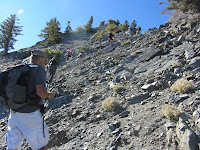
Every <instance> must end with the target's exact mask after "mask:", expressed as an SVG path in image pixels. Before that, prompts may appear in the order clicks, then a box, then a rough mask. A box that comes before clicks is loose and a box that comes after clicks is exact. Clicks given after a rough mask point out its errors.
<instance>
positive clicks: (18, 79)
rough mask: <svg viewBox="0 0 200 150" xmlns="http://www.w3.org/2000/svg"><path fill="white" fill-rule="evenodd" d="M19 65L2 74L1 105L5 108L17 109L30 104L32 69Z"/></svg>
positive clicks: (0, 87)
mask: <svg viewBox="0 0 200 150" xmlns="http://www.w3.org/2000/svg"><path fill="white" fill-rule="evenodd" d="M32 66H36V67H37V65H18V66H15V67H11V68H7V69H6V70H5V71H3V72H0V103H2V104H3V106H4V107H5V108H8V109H17V108H20V107H22V106H24V105H25V104H27V103H28V96H27V86H28V78H29V72H30V67H32Z"/></svg>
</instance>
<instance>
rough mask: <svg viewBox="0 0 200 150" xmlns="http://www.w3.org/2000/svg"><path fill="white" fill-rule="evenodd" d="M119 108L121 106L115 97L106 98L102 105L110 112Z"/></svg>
mask: <svg viewBox="0 0 200 150" xmlns="http://www.w3.org/2000/svg"><path fill="white" fill-rule="evenodd" d="M119 106H120V104H119V103H118V102H117V101H116V100H115V98H113V97H108V98H106V99H105V100H104V101H103V103H102V107H103V108H104V109H106V110H108V111H115V110H117V108H118V107H119Z"/></svg>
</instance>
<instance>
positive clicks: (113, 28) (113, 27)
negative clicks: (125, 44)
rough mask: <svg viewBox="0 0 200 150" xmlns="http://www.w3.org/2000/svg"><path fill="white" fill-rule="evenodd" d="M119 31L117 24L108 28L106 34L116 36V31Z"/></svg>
mask: <svg viewBox="0 0 200 150" xmlns="http://www.w3.org/2000/svg"><path fill="white" fill-rule="evenodd" d="M116 29H118V26H117V25H116V24H109V25H107V26H106V29H105V30H106V32H107V34H110V33H111V34H114V30H116Z"/></svg>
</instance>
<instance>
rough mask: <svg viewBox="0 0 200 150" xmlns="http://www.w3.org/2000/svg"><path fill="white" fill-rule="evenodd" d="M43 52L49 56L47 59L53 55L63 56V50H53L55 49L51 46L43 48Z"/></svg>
mask: <svg viewBox="0 0 200 150" xmlns="http://www.w3.org/2000/svg"><path fill="white" fill-rule="evenodd" d="M43 52H44V53H45V55H46V56H47V59H51V58H53V57H55V58H59V57H60V56H62V52H61V51H56V50H53V49H50V48H46V49H43Z"/></svg>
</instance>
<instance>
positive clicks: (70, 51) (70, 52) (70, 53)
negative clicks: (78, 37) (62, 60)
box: [67, 49, 72, 59]
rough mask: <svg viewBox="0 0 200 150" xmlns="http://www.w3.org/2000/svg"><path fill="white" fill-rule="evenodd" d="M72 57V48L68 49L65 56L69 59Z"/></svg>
mask: <svg viewBox="0 0 200 150" xmlns="http://www.w3.org/2000/svg"><path fill="white" fill-rule="evenodd" d="M71 57H72V49H71V50H69V51H68V55H67V58H68V59H70V58H71Z"/></svg>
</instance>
